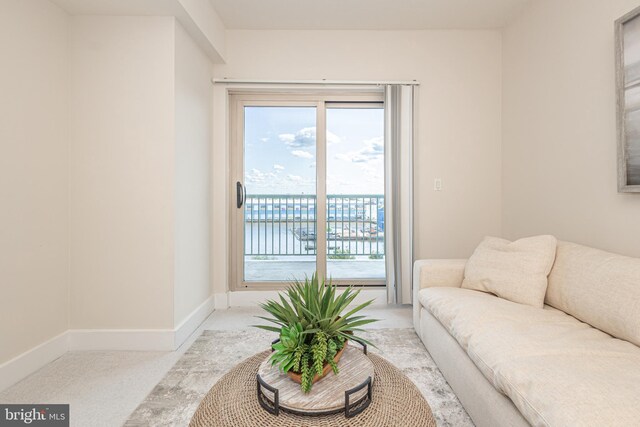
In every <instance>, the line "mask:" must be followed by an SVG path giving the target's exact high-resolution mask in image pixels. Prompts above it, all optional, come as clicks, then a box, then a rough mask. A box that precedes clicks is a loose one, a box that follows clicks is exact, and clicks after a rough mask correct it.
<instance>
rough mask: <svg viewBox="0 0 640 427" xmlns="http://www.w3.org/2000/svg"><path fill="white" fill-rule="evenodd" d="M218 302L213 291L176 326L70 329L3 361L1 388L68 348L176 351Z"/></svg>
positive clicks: (69, 349) (74, 349)
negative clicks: (164, 327) (173, 327)
mask: <svg viewBox="0 0 640 427" xmlns="http://www.w3.org/2000/svg"><path fill="white" fill-rule="evenodd" d="M220 295H224V299H223V300H224V301H225V307H224V308H226V294H220ZM221 301H222V300H221ZM216 302H217V300H216V296H215V295H212V296H211V297H209V298H208V299H207V300H206V301H204V302H203V303H202V304H201V305H200V306H199V307H198V308H196V309H195V310H194V311H193V312H192V313H191V314H189V316H187V318H186V319H184V320H183V321H182V322H181V323H180V324H179V325H178V326H177V327H176V328H175V329H69V330H67V331H65V332H63V333H61V334H60V335H58V336H56V337H53V338H51V339H50V340H48V341H46V342H44V343H42V344H40V345H38V346H36V347H34V348H32V349H31V350H28V351H26V352H24V353H22V354H20V355H18V356H16V357H14V358H13V359H11V360H9V361H7V362H5V363H3V364H1V365H0V391H2V390H4V389H6V388H8V387H10V386H12V385H13V384H15V383H17V382H18V381H20V380H22V379H24V378H26V377H27V376H29V375H31V374H32V373H34V372H35V371H37V370H38V369H40V368H42V367H43V366H45V365H47V364H48V363H50V362H52V361H54V360H55V359H57V358H58V357H60V356H62V355H64V354H65V353H66V352H67V351H86V350H104V351H174V350H175V349H177V348H178V347H180V346H181V345H182V344H183V343H184V342H185V341H186V340H187V338H189V336H190V335H191V334H192V333H193V332H194V331H195V330H196V329H198V327H199V326H200V324H201V323H202V322H203V321H204V320H205V319H206V318H207V317H208V316H209V315H210V314H211V312H212V311H213V309H214V306H215V305H216Z"/></svg>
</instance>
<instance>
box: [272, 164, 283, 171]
mask: <svg viewBox="0 0 640 427" xmlns="http://www.w3.org/2000/svg"><path fill="white" fill-rule="evenodd" d="M273 168H274V169H275V170H277V171H283V170H284V166H282V165H273Z"/></svg>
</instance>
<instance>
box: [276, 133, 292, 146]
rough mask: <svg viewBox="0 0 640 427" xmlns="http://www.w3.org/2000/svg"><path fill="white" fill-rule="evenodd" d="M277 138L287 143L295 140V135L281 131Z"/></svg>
mask: <svg viewBox="0 0 640 427" xmlns="http://www.w3.org/2000/svg"><path fill="white" fill-rule="evenodd" d="M278 138H280V141H282V142H284V143H285V144H287V145H289V144H292V143H293V142H294V141H295V140H296V136H295V135H294V134H292V133H282V134H280V135H278Z"/></svg>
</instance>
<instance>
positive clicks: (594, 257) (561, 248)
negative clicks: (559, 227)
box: [545, 242, 640, 346]
mask: <svg viewBox="0 0 640 427" xmlns="http://www.w3.org/2000/svg"><path fill="white" fill-rule="evenodd" d="M545 303H546V304H548V305H550V306H552V307H555V308H557V309H559V310H562V311H564V312H565V313H568V314H570V315H572V316H573V317H575V318H577V319H579V320H581V321H583V322H585V323H588V324H590V325H591V326H593V327H595V328H598V329H600V330H601V331H604V332H606V333H608V334H610V335H613V336H614V337H616V338H621V339H623V340H626V341H629V342H631V343H633V344H635V345H637V346H640V258H630V257H625V256H622V255H616V254H612V253H609V252H604V251H601V250H598V249H593V248H589V247H586V246H581V245H577V244H575V243H568V242H559V243H558V248H557V250H556V262H555V264H554V266H553V269H552V270H551V274H550V275H549V286H548V288H547V295H546V296H545Z"/></svg>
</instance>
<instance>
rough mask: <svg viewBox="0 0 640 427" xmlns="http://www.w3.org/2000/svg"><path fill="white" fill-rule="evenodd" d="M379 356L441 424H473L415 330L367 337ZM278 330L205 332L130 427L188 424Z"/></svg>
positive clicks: (458, 426) (383, 331)
mask: <svg viewBox="0 0 640 427" xmlns="http://www.w3.org/2000/svg"><path fill="white" fill-rule="evenodd" d="M365 336H366V337H367V338H368V339H369V340H371V341H372V342H374V343H376V345H377V346H378V349H371V351H372V352H373V353H376V354H380V355H381V356H383V357H384V358H386V359H387V360H389V361H390V362H392V363H393V364H394V365H395V366H396V367H398V368H399V369H400V370H401V371H402V372H404V373H405V374H406V375H407V376H408V377H409V378H411V380H412V381H413V382H414V383H415V384H416V386H417V387H418V389H419V390H420V391H421V392H422V394H423V395H424V397H425V398H426V399H427V401H428V402H429V405H430V406H431V409H432V411H433V414H434V417H435V418H436V421H437V423H438V425H439V426H444V427H446V426H456V427H465V426H473V424H472V422H471V420H470V419H469V416H468V415H467V413H466V412H465V410H464V408H462V406H461V405H460V402H459V401H458V399H457V398H456V396H455V395H454V394H453V392H452V391H451V388H450V387H449V385H448V384H447V382H446V381H445V380H444V378H443V377H442V374H441V373H440V371H439V370H438V368H437V367H436V365H435V363H434V362H433V360H431V357H430V356H429V354H428V353H427V351H426V350H425V348H424V346H423V345H422V342H421V341H420V339H419V338H418V336H417V335H416V334H415V332H414V331H413V329H378V330H371V331H370V332H368V333H367V334H366V335H365ZM274 338H275V335H274V334H271V333H268V332H263V331H258V330H253V329H248V330H242V331H204V332H203V333H202V335H201V336H200V337H199V338H198V339H197V340H196V341H195V342H194V344H193V345H192V346H191V348H190V349H189V350H187V352H186V353H185V354H184V356H182V358H181V359H180V360H179V361H178V362H177V363H176V364H175V365H174V366H173V368H171V370H170V371H169V372H168V373H167V375H166V376H165V377H164V378H163V380H162V381H161V382H160V383H159V384H158V385H157V386H156V387H155V388H154V389H153V391H152V392H151V393H150V394H149V396H147V398H146V399H145V400H144V402H142V404H140V406H138V408H137V409H136V410H135V411H134V412H133V414H132V415H131V417H130V418H129V420H128V421H127V423H126V424H125V425H126V426H186V425H188V424H189V421H190V420H191V417H192V416H193V413H194V412H195V410H196V408H197V407H198V404H199V403H200V401H201V400H202V398H203V397H204V396H205V395H206V393H207V392H208V391H209V389H210V388H211V387H212V386H213V385H214V384H215V383H216V381H217V380H218V379H220V377H222V375H224V374H225V373H226V372H227V371H228V370H229V369H231V368H232V367H233V366H235V365H237V364H238V363H240V362H241V361H242V360H244V359H246V358H247V357H249V356H252V355H253V354H255V353H258V352H260V351H264V350H266V349H268V348H269V343H270V342H271V340H273V339H274Z"/></svg>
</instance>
